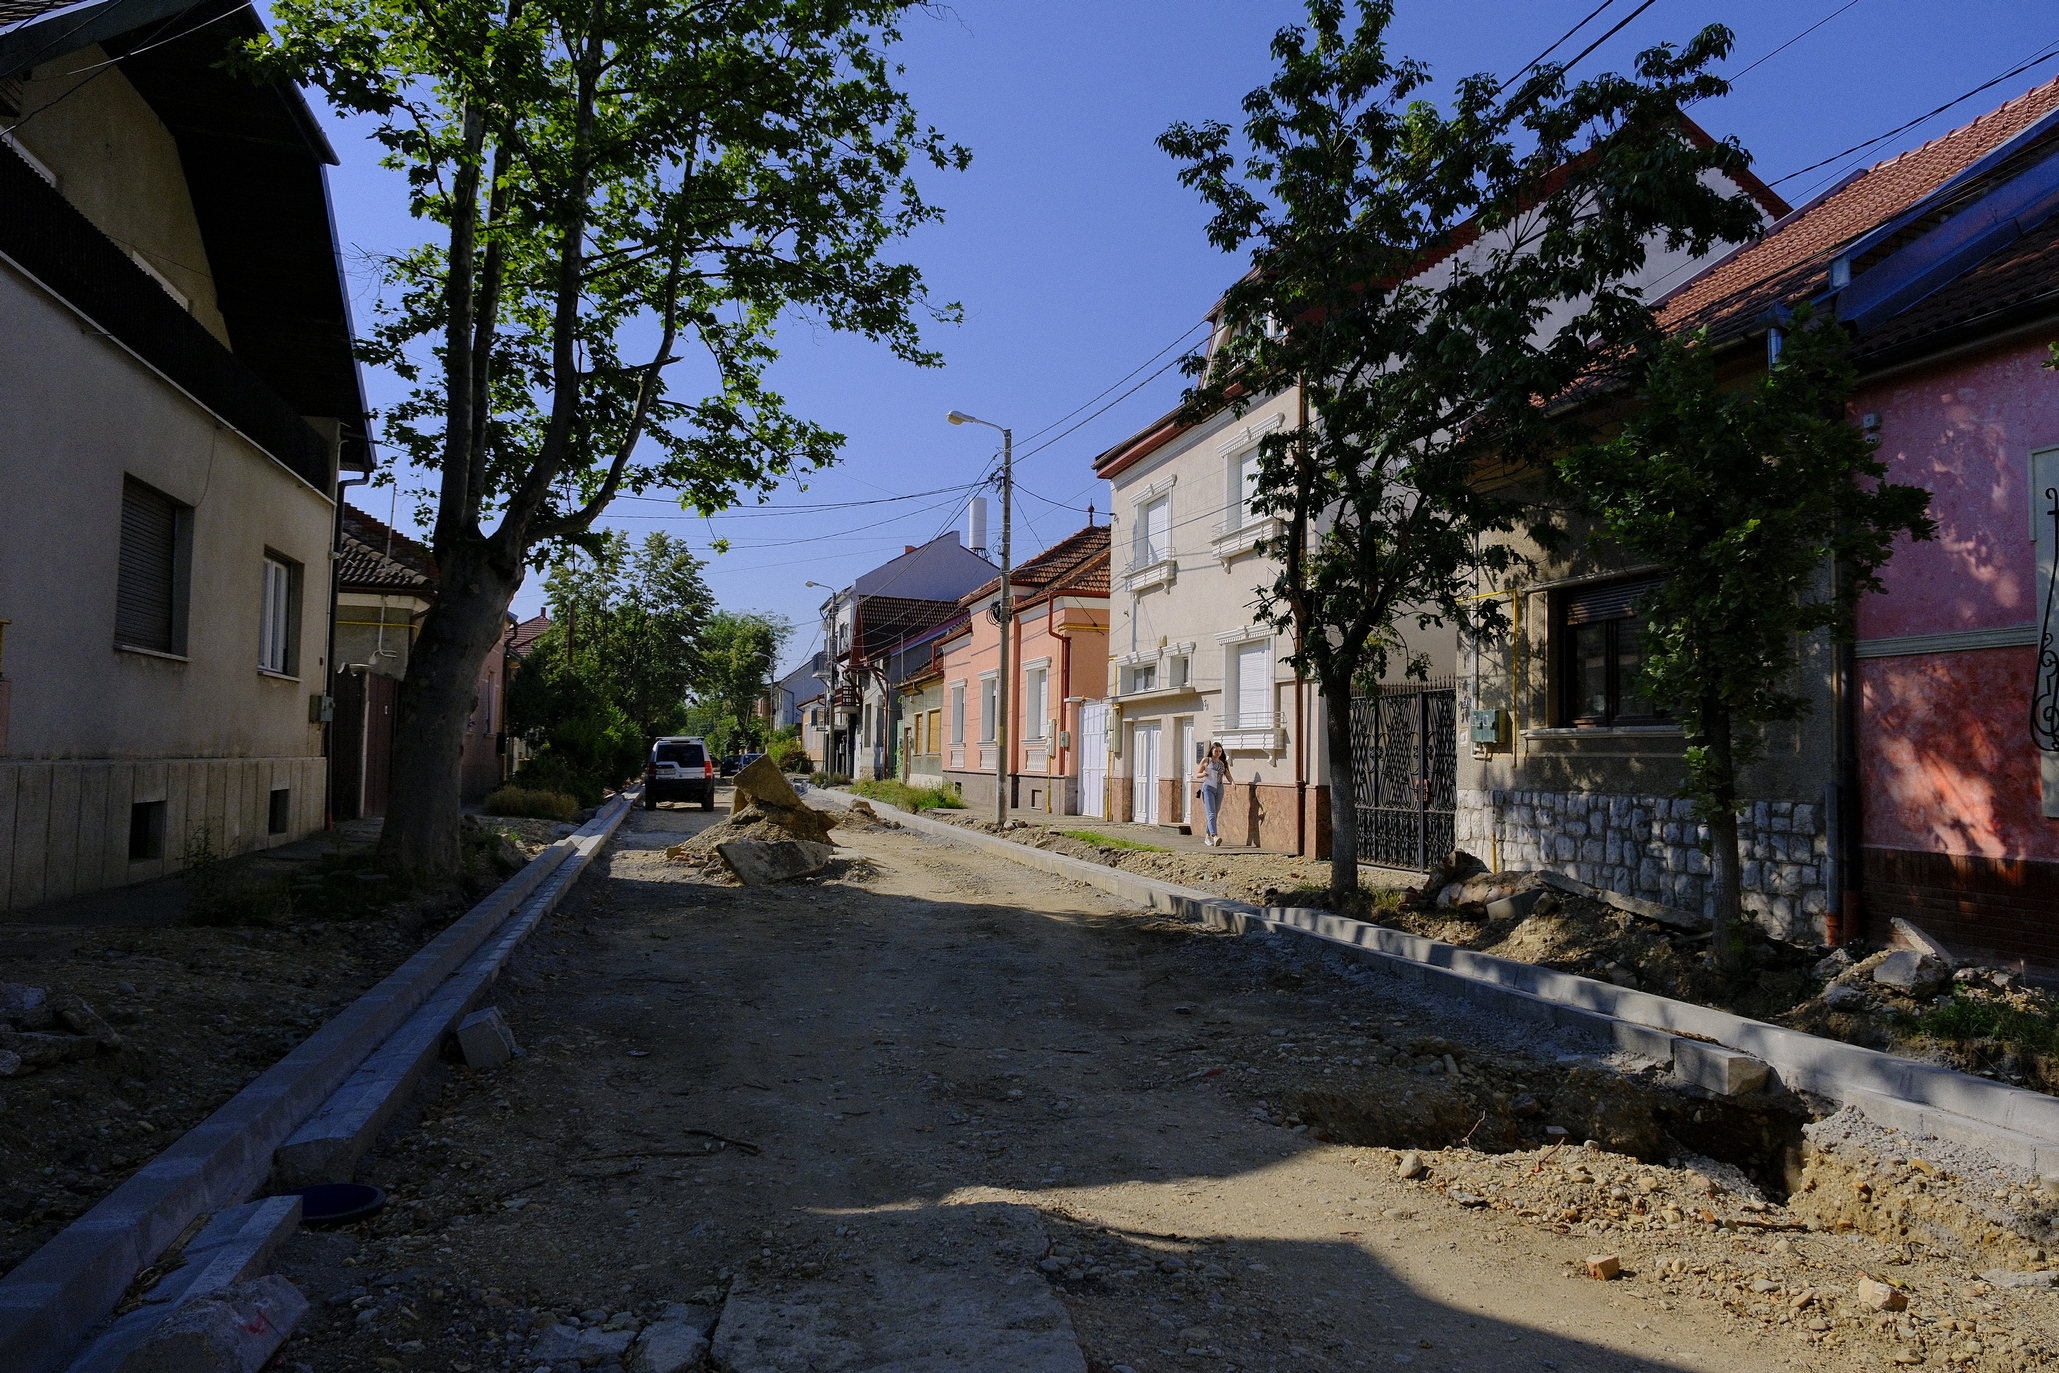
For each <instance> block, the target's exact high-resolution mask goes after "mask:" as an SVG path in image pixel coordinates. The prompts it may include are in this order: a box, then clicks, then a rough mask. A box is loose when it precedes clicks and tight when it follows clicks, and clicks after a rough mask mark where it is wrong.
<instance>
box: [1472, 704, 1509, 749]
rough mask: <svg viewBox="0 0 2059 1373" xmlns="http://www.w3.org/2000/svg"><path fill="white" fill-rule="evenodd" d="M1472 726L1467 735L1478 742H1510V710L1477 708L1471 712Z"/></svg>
mask: <svg viewBox="0 0 2059 1373" xmlns="http://www.w3.org/2000/svg"><path fill="white" fill-rule="evenodd" d="M1471 715H1472V728H1471V729H1470V730H1469V731H1468V733H1467V737H1468V738H1470V739H1471V740H1472V741H1473V742H1474V743H1476V744H1505V743H1507V742H1508V712H1507V711H1505V710H1476V711H1473V712H1471Z"/></svg>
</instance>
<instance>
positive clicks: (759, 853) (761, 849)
mask: <svg viewBox="0 0 2059 1373" xmlns="http://www.w3.org/2000/svg"><path fill="white" fill-rule="evenodd" d="M715 852H717V853H719V854H721V855H722V861H723V862H725V863H727V864H728V865H729V870H730V871H731V872H733V873H735V874H736V875H737V876H738V877H739V878H741V879H742V880H743V884H744V885H745V886H746V887H769V886H772V885H773V884H774V883H777V882H791V881H793V879H795V878H796V877H806V876H808V875H809V874H810V873H816V872H821V871H822V869H823V868H824V867H826V866H828V864H829V860H830V859H831V858H833V857H835V856H836V850H835V849H832V848H831V847H830V846H829V845H827V844H817V843H814V842H812V841H810V840H806V839H777V840H769V841H768V840H763V839H732V840H730V841H729V842H728V843H726V844H717V845H716V846H715Z"/></svg>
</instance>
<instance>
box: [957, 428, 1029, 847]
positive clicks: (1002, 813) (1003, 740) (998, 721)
mask: <svg viewBox="0 0 2059 1373" xmlns="http://www.w3.org/2000/svg"><path fill="white" fill-rule="evenodd" d="M944 418H946V419H948V420H949V421H950V422H951V423H953V424H982V425H985V426H986V427H987V428H989V429H1000V430H1001V597H1000V599H999V600H998V601H996V602H995V604H994V618H995V619H996V620H997V621H999V623H1000V626H1001V677H1000V680H999V681H997V682H995V683H994V748H995V752H996V754H997V755H998V756H997V757H996V758H995V760H994V823H995V824H998V825H1005V824H1007V823H1008V706H1009V703H1010V700H1011V698H1012V697H1013V696H1014V694H1015V693H1014V692H1013V691H1012V690H1010V685H1011V680H1010V678H1009V675H1008V673H1009V665H1008V657H1009V654H1008V631H1009V629H1010V627H1011V624H1012V622H1013V620H1014V618H1015V598H1014V595H1013V592H1014V587H1012V586H1011V585H1009V576H1010V574H1011V573H1012V572H1013V571H1014V567H1013V565H1012V563H1011V561H1010V553H1011V549H1010V546H1009V539H1010V536H1011V535H1012V534H1013V532H1014V524H1015V433H1014V431H1013V430H1010V429H1003V428H1002V427H1001V426H1000V425H998V424H995V423H993V422H992V421H990V420H983V419H975V418H974V417H973V416H971V415H968V414H966V413H965V412H964V411H962V410H953V411H952V412H951V413H950V414H948V415H946V416H945V417H944Z"/></svg>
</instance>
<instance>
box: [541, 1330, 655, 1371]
mask: <svg viewBox="0 0 2059 1373" xmlns="http://www.w3.org/2000/svg"><path fill="white" fill-rule="evenodd" d="M635 1338H636V1332H635V1331H632V1330H581V1329H580V1328H579V1327H578V1326H576V1325H554V1326H552V1327H550V1329H548V1330H546V1331H544V1332H543V1334H542V1335H540V1336H538V1337H537V1340H536V1347H535V1348H533V1349H531V1350H530V1351H529V1357H530V1358H531V1359H532V1360H534V1361H535V1362H537V1363H562V1362H566V1361H571V1362H575V1363H577V1364H578V1365H579V1366H580V1367H581V1368H592V1367H593V1366H594V1365H595V1364H597V1363H602V1362H605V1361H607V1360H610V1359H620V1358H621V1357H622V1356H623V1355H624V1354H625V1353H627V1352H628V1350H629V1345H630V1342H631V1341H632V1340H634V1339H635Z"/></svg>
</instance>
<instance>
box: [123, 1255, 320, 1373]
mask: <svg viewBox="0 0 2059 1373" xmlns="http://www.w3.org/2000/svg"><path fill="white" fill-rule="evenodd" d="M306 1314H307V1298H306V1297H303V1296H302V1295H301V1294H300V1289H299V1288H297V1287H295V1286H294V1285H293V1284H292V1283H290V1282H288V1281H286V1279H284V1278H282V1277H278V1276H276V1275H272V1276H267V1277H262V1278H256V1279H253V1280H252V1281H250V1282H243V1283H238V1284H236V1285H235V1286H234V1287H230V1288H225V1289H224V1290H222V1291H221V1292H218V1293H216V1294H215V1295H213V1296H209V1297H201V1298H198V1299H196V1300H194V1301H190V1302H186V1303H184V1304H182V1305H181V1306H179V1308H178V1309H177V1310H175V1311H173V1312H172V1313H171V1314H170V1315H168V1316H166V1317H165V1319H164V1321H163V1323H162V1324H160V1325H159V1326H158V1328H157V1330H156V1331H155V1332H153V1333H152V1334H151V1336H150V1338H149V1339H148V1340H146V1341H145V1342H144V1343H143V1344H142V1345H141V1346H140V1347H139V1348H138V1349H137V1350H136V1351H135V1352H134V1353H133V1354H131V1355H130V1356H129V1357H128V1359H127V1360H126V1361H125V1362H124V1363H123V1364H122V1373H258V1370H259V1369H261V1368H263V1367H264V1366H265V1364H266V1363H268V1362H269V1361H270V1360H271V1357H272V1355H273V1354H274V1353H276V1352H278V1348H279V1346H280V1345H282V1344H284V1343H285V1342H286V1337H287V1336H288V1335H290V1334H292V1333H293V1327H294V1326H296V1325H298V1324H299V1323H300V1318H301V1317H302V1316H304V1315H306Z"/></svg>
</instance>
